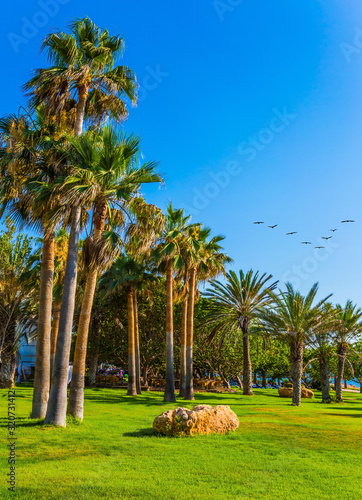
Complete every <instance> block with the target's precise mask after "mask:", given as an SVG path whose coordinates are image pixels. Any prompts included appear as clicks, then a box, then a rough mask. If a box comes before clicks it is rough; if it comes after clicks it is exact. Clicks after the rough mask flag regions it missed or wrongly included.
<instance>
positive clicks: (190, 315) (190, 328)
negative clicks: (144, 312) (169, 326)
mask: <svg viewBox="0 0 362 500" xmlns="http://www.w3.org/2000/svg"><path fill="white" fill-rule="evenodd" d="M195 292H196V269H195V268H192V269H191V271H190V286H189V300H188V307H187V338H186V388H185V399H188V400H193V399H195V398H194V383H193V359H192V358H193V352H192V351H193V342H194V306H195Z"/></svg>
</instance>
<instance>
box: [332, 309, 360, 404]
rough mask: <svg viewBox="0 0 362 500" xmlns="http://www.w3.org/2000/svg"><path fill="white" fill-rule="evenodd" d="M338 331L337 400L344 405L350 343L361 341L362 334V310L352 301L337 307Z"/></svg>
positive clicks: (336, 333) (335, 338)
mask: <svg viewBox="0 0 362 500" xmlns="http://www.w3.org/2000/svg"><path fill="white" fill-rule="evenodd" d="M336 320H337V325H336V331H335V334H334V340H335V342H336V344H337V355H338V374H337V377H336V398H337V401H338V402H340V403H342V402H343V396H342V381H343V373H344V366H345V363H346V360H347V353H348V350H349V346H350V343H351V342H352V341H355V340H359V339H360V336H361V333H362V309H360V308H359V307H357V305H356V304H353V302H352V301H351V300H347V302H346V305H345V306H344V307H343V306H341V305H340V304H337V305H336Z"/></svg>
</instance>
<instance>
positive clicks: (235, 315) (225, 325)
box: [205, 269, 277, 396]
mask: <svg viewBox="0 0 362 500" xmlns="http://www.w3.org/2000/svg"><path fill="white" fill-rule="evenodd" d="M271 278H272V275H270V274H269V275H268V274H266V273H264V274H262V275H261V276H260V275H259V272H258V271H257V272H254V271H253V270H252V269H251V270H250V271H248V272H247V273H244V271H242V270H240V271H239V276H238V275H237V274H236V273H235V272H234V271H230V272H229V273H228V274H227V275H226V284H225V285H224V284H222V283H220V282H219V281H215V282H212V283H211V288H210V289H209V290H207V292H206V294H205V296H206V297H208V298H209V299H210V300H211V310H210V314H209V315H208V321H210V322H211V321H212V322H216V326H215V327H214V329H213V331H212V332H211V334H210V340H212V339H213V338H214V336H215V335H216V333H217V332H218V331H220V332H221V334H222V337H221V339H222V341H223V340H224V338H225V337H226V335H227V334H231V335H234V336H237V335H239V333H241V334H242V339H243V394H244V395H246V396H252V394H253V389H252V365H251V360H250V337H249V334H250V331H249V330H250V326H251V323H252V322H253V321H255V320H256V319H258V317H259V315H260V313H261V311H262V310H263V309H264V308H266V307H267V306H269V305H270V304H271V303H272V296H271V292H272V291H273V290H274V289H275V287H276V285H277V282H274V283H271V282H270V280H271Z"/></svg>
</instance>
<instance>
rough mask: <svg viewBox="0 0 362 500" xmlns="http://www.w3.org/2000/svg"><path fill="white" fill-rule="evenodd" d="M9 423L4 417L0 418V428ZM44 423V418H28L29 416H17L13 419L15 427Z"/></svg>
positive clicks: (34, 425)
mask: <svg viewBox="0 0 362 500" xmlns="http://www.w3.org/2000/svg"><path fill="white" fill-rule="evenodd" d="M8 424H9V422H8V420H7V419H6V418H0V428H1V427H7V426H8ZM40 425H44V419H40V420H30V418H27V417H17V418H16V419H15V427H16V428H18V427H36V426H40Z"/></svg>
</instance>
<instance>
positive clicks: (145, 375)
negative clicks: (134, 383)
mask: <svg viewBox="0 0 362 500" xmlns="http://www.w3.org/2000/svg"><path fill="white" fill-rule="evenodd" d="M147 375H148V364H147V363H145V365H144V367H143V376H142V378H143V385H144V386H145V387H148V380H147Z"/></svg>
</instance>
